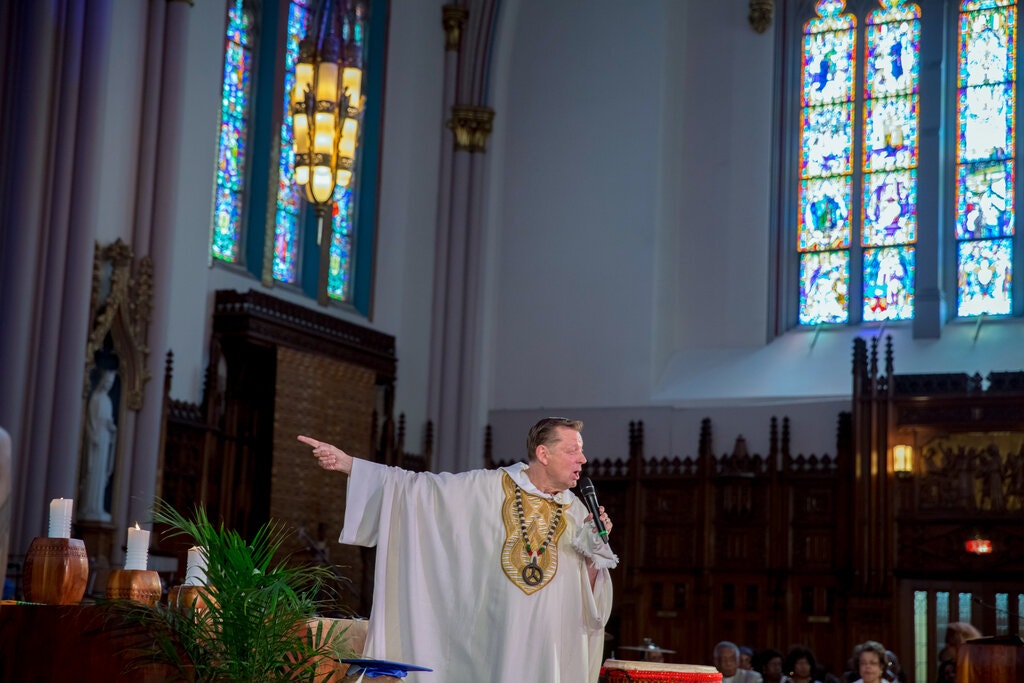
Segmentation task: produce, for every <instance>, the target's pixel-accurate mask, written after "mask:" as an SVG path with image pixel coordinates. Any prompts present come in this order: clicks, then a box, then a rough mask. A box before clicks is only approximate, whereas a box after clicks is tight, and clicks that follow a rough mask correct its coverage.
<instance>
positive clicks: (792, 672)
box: [782, 645, 820, 683]
mask: <svg viewBox="0 0 1024 683" xmlns="http://www.w3.org/2000/svg"><path fill="white" fill-rule="evenodd" d="M817 668H818V663H817V662H816V661H815V659H814V653H813V652H811V651H810V649H809V648H806V647H804V646H803V645H795V646H793V647H791V648H790V649H789V652H788V653H786V658H785V660H783V662H782V670H783V672H784V673H785V674H786V675H785V676H784V677H783V679H782V680H783V683H820V681H819V680H818V679H817V678H816V677H815V675H814V674H815V671H816V670H817Z"/></svg>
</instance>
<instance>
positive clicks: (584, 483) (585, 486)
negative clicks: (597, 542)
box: [577, 477, 608, 543]
mask: <svg viewBox="0 0 1024 683" xmlns="http://www.w3.org/2000/svg"><path fill="white" fill-rule="evenodd" d="M577 485H578V486H579V489H580V495H581V496H582V497H583V503H584V505H586V506H587V510H589V511H590V514H592V515H593V516H594V526H596V527H597V533H598V536H600V537H601V539H602V540H603V541H604V542H605V543H607V542H608V530H607V529H605V528H604V522H602V521H601V516H600V515H601V507H600V506H599V505H598V504H597V492H596V491H595V490H594V482H592V481H590V477H580V480H579V482H577Z"/></svg>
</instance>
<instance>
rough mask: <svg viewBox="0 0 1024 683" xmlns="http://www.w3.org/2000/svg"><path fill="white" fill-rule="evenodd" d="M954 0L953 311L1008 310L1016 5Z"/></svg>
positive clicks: (985, 312) (968, 314) (1004, 1)
mask: <svg viewBox="0 0 1024 683" xmlns="http://www.w3.org/2000/svg"><path fill="white" fill-rule="evenodd" d="M1016 4H1017V3H1016V2H1014V1H1013V0H973V1H967V2H962V3H961V4H960V24H959V28H960V36H959V43H958V48H959V50H958V57H957V58H958V69H957V75H958V78H957V81H958V82H957V85H958V88H959V91H958V92H959V95H958V98H957V185H956V211H957V213H956V220H955V222H954V227H955V235H956V239H957V315H958V316H960V317H964V318H967V317H976V316H981V315H1008V314H1010V313H1011V312H1012V307H1013V296H1012V291H1011V283H1012V281H1013V265H1012V264H1013V246H1014V245H1013V235H1014V231H1015V204H1014V179H1015V178H1014V163H1015V156H1016V124H1015V116H1016V96H1017V71H1016V61H1017V7H1016Z"/></svg>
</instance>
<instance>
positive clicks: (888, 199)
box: [861, 171, 917, 247]
mask: <svg viewBox="0 0 1024 683" xmlns="http://www.w3.org/2000/svg"><path fill="white" fill-rule="evenodd" d="M916 205H917V171H893V172H891V173H870V174H868V175H865V176H864V227H863V230H862V232H861V244H863V245H864V246H866V247H868V246H882V245H890V244H905V243H908V242H914V241H915V240H916V239H917V215H916V213H915V211H914V207H915V206H916Z"/></svg>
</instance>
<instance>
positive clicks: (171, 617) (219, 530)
mask: <svg viewBox="0 0 1024 683" xmlns="http://www.w3.org/2000/svg"><path fill="white" fill-rule="evenodd" d="M153 520H154V521H155V522H158V523H162V524H165V525H166V526H167V527H168V528H169V529H170V531H169V536H170V537H176V536H187V537H189V538H190V539H191V541H192V542H193V543H194V545H196V546H200V547H202V548H203V549H204V550H203V552H204V555H205V557H206V582H205V584H204V585H202V586H199V587H197V590H196V591H195V592H194V597H193V604H191V605H186V606H182V605H181V604H180V602H179V604H177V605H173V604H172V605H157V606H156V607H150V606H147V605H142V604H139V603H131V602H120V601H118V602H114V603H111V607H112V608H113V609H114V610H115V613H116V614H117V615H119V616H120V617H122V620H121V622H122V623H123V624H125V625H127V626H129V627H130V629H131V630H133V631H134V632H135V633H137V634H143V635H142V637H140V638H135V639H134V642H135V643H136V647H133V648H132V652H131V654H130V657H129V659H130V661H131V666H133V667H146V666H151V665H162V668H163V669H164V670H165V671H169V672H171V673H170V675H171V677H172V679H173V680H180V681H189V682H191V683H222V682H223V683H229V682H230V683H255V682H257V681H259V682H261V683H262V682H274V681H318V682H324V681H330V680H332V679H333V678H334V677H335V676H338V677H339V678H340V673H338V671H339V670H338V669H337V668H336V667H334V666H332V663H333V662H336V661H337V660H338V659H341V658H346V657H352V656H353V655H354V653H353V652H352V651H351V650H350V649H349V648H347V647H346V645H345V630H346V629H345V628H343V627H342V626H341V624H340V622H333V623H325V622H324V621H323V620H315V619H314V617H315V615H316V614H317V612H318V611H319V609H320V607H321V606H322V604H323V603H322V601H321V600H320V599H319V598H318V596H320V595H322V590H323V588H324V587H325V586H326V585H329V582H330V581H331V580H332V579H333V578H334V575H333V574H332V573H331V572H330V571H328V570H327V569H326V568H324V567H319V566H299V565H289V564H288V563H287V562H285V561H283V560H279V559H277V558H276V557H275V556H276V554H277V553H278V551H279V549H280V547H281V544H282V542H283V541H284V539H285V531H284V529H283V528H282V527H280V526H279V525H277V524H275V523H273V522H268V523H267V524H265V525H263V526H262V527H260V529H259V531H257V533H256V535H255V536H254V538H253V539H252V540H251V541H246V540H245V539H243V538H242V537H241V535H240V534H238V533H237V532H236V531H234V530H231V529H227V528H225V527H224V525H223V524H220V525H215V524H214V523H213V522H211V521H210V520H209V518H208V517H207V515H206V512H205V510H203V509H202V508H198V507H197V508H196V510H195V514H194V516H193V517H192V518H188V517H185V516H184V515H182V514H181V513H179V512H178V511H176V510H174V509H173V508H172V507H170V506H169V505H167V504H166V503H164V502H162V501H158V502H157V505H156V507H155V509H154V513H153ZM183 607H184V608H183ZM140 627H141V628H140Z"/></svg>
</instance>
